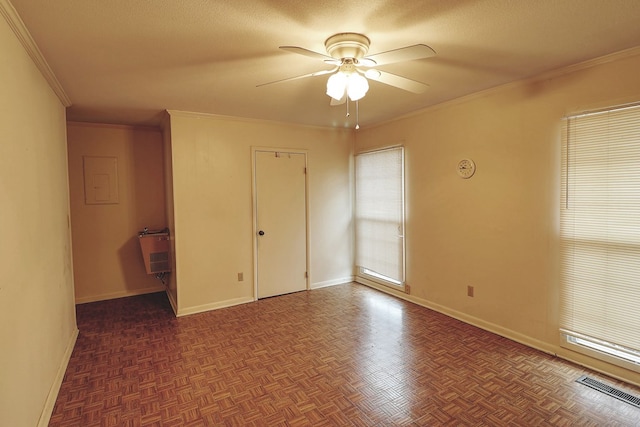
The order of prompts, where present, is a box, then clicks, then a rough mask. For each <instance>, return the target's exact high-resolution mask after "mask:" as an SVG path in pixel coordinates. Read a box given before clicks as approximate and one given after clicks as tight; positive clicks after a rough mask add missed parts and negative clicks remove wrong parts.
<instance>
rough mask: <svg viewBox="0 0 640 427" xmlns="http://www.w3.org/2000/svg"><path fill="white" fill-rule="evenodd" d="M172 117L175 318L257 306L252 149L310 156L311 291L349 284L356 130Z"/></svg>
mask: <svg viewBox="0 0 640 427" xmlns="http://www.w3.org/2000/svg"><path fill="white" fill-rule="evenodd" d="M170 114H171V146H172V168H173V171H172V174H173V199H174V208H175V209H174V215H175V248H176V278H177V286H178V289H177V293H178V306H179V309H178V314H187V313H189V312H195V311H202V310H208V309H212V308H217V307H222V306H227V305H232V304H237V303H241V302H247V301H251V300H252V299H253V293H254V283H253V270H254V259H253V241H254V235H253V230H252V227H253V200H252V182H251V173H252V171H251V147H252V146H255V147H277V148H290V149H304V150H308V168H309V169H308V175H307V178H308V185H309V193H308V197H309V248H310V254H309V255H310V271H309V273H310V284H311V286H312V287H318V286H324V285H329V284H335V283H339V282H344V281H348V280H350V279H351V277H352V274H353V272H352V270H353V267H352V265H353V238H352V224H351V166H350V153H351V150H352V144H353V140H352V138H353V136H352V132H351V131H350V130H334V129H320V128H312V127H304V126H294V125H285V124H278V123H271V122H260V121H251V120H242V119H231V118H223V117H215V116H206V115H196V114H188V113H180V112H170ZM239 272H242V273H244V278H245V280H244V281H243V282H239V281H238V279H237V273H239Z"/></svg>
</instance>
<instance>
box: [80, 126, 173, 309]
mask: <svg viewBox="0 0 640 427" xmlns="http://www.w3.org/2000/svg"><path fill="white" fill-rule="evenodd" d="M67 133H68V147H69V148H68V150H69V191H70V196H71V218H72V221H71V229H72V235H73V260H74V263H73V272H74V279H75V295H76V302H78V303H82V302H88V301H96V300H103V299H109V298H118V297H123V296H128V295H136V294H142V293H147V292H157V291H162V290H164V289H165V288H164V286H163V285H162V283H161V282H160V281H159V280H158V279H156V278H155V277H154V276H153V275H148V274H146V271H145V268H144V263H143V258H142V254H141V251H140V244H139V242H138V237H137V236H138V232H139V231H140V230H142V229H143V228H144V227H148V228H149V229H150V230H156V229H162V228H164V227H166V225H167V224H166V213H165V197H164V185H165V183H164V172H163V171H164V160H163V147H162V144H163V141H162V134H161V132H160V131H159V130H157V129H151V128H134V127H129V126H116V125H97V124H86V123H69V125H68V129H67ZM84 156H90V157H91V156H93V157H115V158H116V159H117V166H118V168H117V173H118V190H119V200H118V203H116V204H86V203H85V193H84V176H83V157H84Z"/></svg>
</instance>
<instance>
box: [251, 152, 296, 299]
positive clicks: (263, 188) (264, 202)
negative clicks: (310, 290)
mask: <svg viewBox="0 0 640 427" xmlns="http://www.w3.org/2000/svg"><path fill="white" fill-rule="evenodd" d="M306 187H307V184H306V153H304V152H292V151H291V150H278V151H276V150H275V149H273V150H272V149H256V150H254V224H255V248H256V250H255V255H256V262H255V265H256V269H255V283H256V296H257V298H266V297H270V296H275V295H282V294H287V293H291V292H297V291H302V290H305V289H307V276H308V275H307V198H306Z"/></svg>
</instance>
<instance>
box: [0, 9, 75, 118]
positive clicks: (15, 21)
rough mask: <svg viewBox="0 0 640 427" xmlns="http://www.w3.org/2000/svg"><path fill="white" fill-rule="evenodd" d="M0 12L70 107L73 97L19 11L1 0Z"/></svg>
mask: <svg viewBox="0 0 640 427" xmlns="http://www.w3.org/2000/svg"><path fill="white" fill-rule="evenodd" d="M0 14H2V16H4V18H5V19H6V21H7V23H8V24H9V27H10V28H11V30H12V31H13V33H14V34H15V35H16V37H17V38H18V40H19V41H20V43H21V44H22V46H23V47H24V49H25V50H26V51H27V53H28V54H29V56H30V57H31V60H33V62H34V63H35V64H36V67H38V69H39V70H40V73H42V76H43V77H44V78H45V80H46V81H47V83H49V86H50V87H51V89H52V90H53V92H54V93H55V94H56V95H57V96H58V99H60V102H62V105H64V106H65V107H70V106H71V99H69V97H68V96H67V94H66V92H65V91H64V88H63V87H62V85H61V84H60V82H59V81H58V79H57V78H56V76H55V74H53V71H52V70H51V68H50V67H49V64H47V61H46V60H45V59H44V56H43V55H42V52H40V49H38V46H37V45H36V42H35V41H34V40H33V38H32V37H31V34H29V30H28V29H27V27H26V26H25V25H24V22H23V21H22V18H20V15H18V12H17V11H16V9H15V8H14V7H13V5H12V4H11V3H10V2H9V0H0Z"/></svg>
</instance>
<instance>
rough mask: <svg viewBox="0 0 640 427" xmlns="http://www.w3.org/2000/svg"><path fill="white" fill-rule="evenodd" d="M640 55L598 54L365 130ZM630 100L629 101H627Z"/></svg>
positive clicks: (637, 50)
mask: <svg viewBox="0 0 640 427" xmlns="http://www.w3.org/2000/svg"><path fill="white" fill-rule="evenodd" d="M639 55H640V46H636V47H632V48H629V49H624V50H621V51H618V52H613V53H610V54H607V55H603V56H599V57H597V58H593V59H588V60H586V61H582V62H578V63H576V64H572V65H567V66H564V67H561V68H557V69H555V70H550V71H546V72H543V73H540V74H537V75H535V76H532V77H528V78H524V79H521V80H516V81H514V82H510V83H505V84H502V85H499V86H495V87H490V88H488V89H483V90H480V91H478V92H473V93H470V94H468V95H463V96H461V97H459V98H454V99H450V100H447V101H442V102H440V103H438V104H434V105H430V106H428V107H425V108H422V109H420V110H416V111H411V112H409V113H407V114H403V115H401V116H398V117H394V118H391V119H389V120H385V121H383V122H380V123H375V124H373V125H370V126H369V127H367V130H369V129H374V128H377V127H380V126H384V125H388V124H390V123H394V122H398V121H401V120H404V119H408V118H412V117H415V116H419V115H421V114H424V113H428V112H432V111H437V110H441V109H443V108H448V107H451V106H456V105H460V104H464V103H466V102H469V101H472V100H474V99H478V98H483V97H486V96H490V95H493V94H495V93H500V92H504V91H507V90H511V89H513V88H517V87H522V86H525V85H528V84H531V83H535V82H539V81H544V80H551V79H554V78H558V77H562V76H565V75H567V74H571V73H575V72H578V71H582V70H587V69H589V68H593V67H596V66H598V65H603V64H608V63H610V62H615V61H620V60H624V59H627V58H633V57H636V56H639ZM629 102H630V101H629ZM622 103H626V102H621V104H622Z"/></svg>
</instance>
